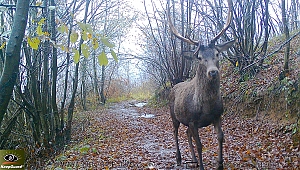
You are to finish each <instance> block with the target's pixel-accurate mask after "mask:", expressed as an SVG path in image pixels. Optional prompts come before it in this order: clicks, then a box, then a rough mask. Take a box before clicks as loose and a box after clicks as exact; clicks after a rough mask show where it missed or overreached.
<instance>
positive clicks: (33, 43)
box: [27, 37, 41, 50]
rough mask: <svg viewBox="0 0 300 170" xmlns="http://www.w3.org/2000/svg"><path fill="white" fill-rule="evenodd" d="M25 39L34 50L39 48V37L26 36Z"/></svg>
mask: <svg viewBox="0 0 300 170" xmlns="http://www.w3.org/2000/svg"><path fill="white" fill-rule="evenodd" d="M27 41H28V44H29V46H30V47H31V48H32V49H34V50H37V49H38V48H39V44H40V42H41V41H40V39H38V38H37V37H34V38H30V37H28V38H27Z"/></svg>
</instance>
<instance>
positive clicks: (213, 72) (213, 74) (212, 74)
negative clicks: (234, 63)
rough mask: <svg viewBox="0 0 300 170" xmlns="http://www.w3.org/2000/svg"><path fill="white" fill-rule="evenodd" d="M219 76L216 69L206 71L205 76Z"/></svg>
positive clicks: (213, 77)
mask: <svg viewBox="0 0 300 170" xmlns="http://www.w3.org/2000/svg"><path fill="white" fill-rule="evenodd" d="M218 76H219V70H218V69H212V70H208V71H207V77H209V78H212V79H215V78H217V77H218Z"/></svg>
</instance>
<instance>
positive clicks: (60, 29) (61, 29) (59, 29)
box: [57, 24, 66, 33]
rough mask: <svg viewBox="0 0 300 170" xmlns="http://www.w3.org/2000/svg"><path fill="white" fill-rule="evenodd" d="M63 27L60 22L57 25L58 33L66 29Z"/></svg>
mask: <svg viewBox="0 0 300 170" xmlns="http://www.w3.org/2000/svg"><path fill="white" fill-rule="evenodd" d="M65 28H66V27H65V25H64V24H62V25H60V26H59V27H57V31H58V32H60V33H64V32H65V31H66V30H65Z"/></svg>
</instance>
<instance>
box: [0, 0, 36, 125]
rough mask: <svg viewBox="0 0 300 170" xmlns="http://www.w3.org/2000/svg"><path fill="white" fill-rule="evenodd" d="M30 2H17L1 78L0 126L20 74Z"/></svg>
mask: <svg viewBox="0 0 300 170" xmlns="http://www.w3.org/2000/svg"><path fill="white" fill-rule="evenodd" d="M29 2H30V1H28V0H18V1H17V5H16V13H15V18H14V23H13V28H12V32H11V35H10V38H9V41H8V43H7V49H6V58H5V62H4V69H3V72H2V75H1V78H0V126H1V124H2V120H3V117H4V114H5V113H6V109H7V106H8V103H9V101H10V97H11V95H12V91H13V87H14V85H15V82H16V78H17V76H18V73H19V61H20V51H21V44H22V41H23V38H24V34H25V28H26V24H27V18H28V10H29Z"/></svg>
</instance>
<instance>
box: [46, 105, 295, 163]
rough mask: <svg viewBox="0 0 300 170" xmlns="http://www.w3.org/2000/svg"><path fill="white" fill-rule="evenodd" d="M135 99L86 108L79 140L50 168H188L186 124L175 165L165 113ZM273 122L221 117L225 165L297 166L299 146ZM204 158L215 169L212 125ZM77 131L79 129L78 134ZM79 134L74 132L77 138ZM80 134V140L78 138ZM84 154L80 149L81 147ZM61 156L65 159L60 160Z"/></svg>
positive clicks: (205, 141)
mask: <svg viewBox="0 0 300 170" xmlns="http://www.w3.org/2000/svg"><path fill="white" fill-rule="evenodd" d="M137 104H138V105H143V104H141V103H138V102H136V101H131V102H123V103H117V104H113V105H111V106H110V107H109V108H108V109H105V110H101V111H94V112H84V113H82V114H83V115H85V116H87V117H88V120H89V121H88V122H87V121H86V122H82V127H84V128H82V127H81V126H80V128H77V130H75V133H74V139H75V141H74V143H76V141H77V144H76V145H74V146H72V148H70V149H68V150H66V151H65V152H64V153H63V154H61V155H60V156H58V157H57V158H56V160H55V162H53V163H52V164H51V166H50V167H51V168H53V167H61V168H64V169H66V168H68V167H71V168H73V169H74V167H75V169H150V168H151V167H152V168H156V169H187V168H186V164H185V163H186V162H189V161H190V160H191V157H190V151H189V149H188V143H187V138H186V133H185V131H186V127H184V126H182V125H181V126H180V129H179V137H180V138H179V142H180V149H181V153H182V160H183V161H182V162H183V164H182V166H181V167H178V166H176V165H175V164H176V158H175V146H174V141H173V133H172V129H173V128H172V123H171V120H170V116H169V112H168V110H167V109H166V108H164V109H153V108H147V107H137ZM278 129H280V128H279V126H278V125H277V124H274V123H273V124H272V123H266V124H263V123H261V122H260V121H255V120H252V119H241V118H238V117H233V116H230V117H229V116H224V121H223V130H224V134H225V143H224V167H225V169H299V167H300V151H299V146H298V147H297V146H293V142H292V140H291V133H292V132H290V131H285V130H282V129H281V130H278ZM199 131H200V133H199V134H200V138H201V141H202V144H203V147H204V148H203V161H204V167H205V168H206V169H215V165H216V160H217V139H216V135H215V133H214V130H213V128H212V126H209V127H206V128H202V129H200V130H199ZM78 133H80V134H81V133H82V134H81V137H79V136H78ZM76 135H77V136H76ZM82 135H83V136H84V140H83V139H82ZM85 146H86V147H87V150H86V152H81V151H82V150H83V149H82V148H84V147H85ZM61 157H63V158H64V159H60V158H61Z"/></svg>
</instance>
